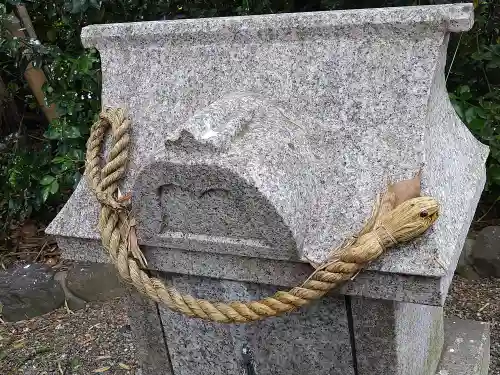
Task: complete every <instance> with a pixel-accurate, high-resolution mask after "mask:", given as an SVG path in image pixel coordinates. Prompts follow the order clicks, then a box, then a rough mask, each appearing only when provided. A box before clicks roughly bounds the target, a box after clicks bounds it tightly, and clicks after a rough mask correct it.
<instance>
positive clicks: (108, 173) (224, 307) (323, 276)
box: [85, 109, 437, 323]
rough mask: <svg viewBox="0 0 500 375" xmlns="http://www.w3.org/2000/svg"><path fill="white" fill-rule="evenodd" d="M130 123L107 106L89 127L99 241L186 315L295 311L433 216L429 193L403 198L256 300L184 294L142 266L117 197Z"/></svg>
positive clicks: (153, 294)
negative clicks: (306, 271) (298, 279)
mask: <svg viewBox="0 0 500 375" xmlns="http://www.w3.org/2000/svg"><path fill="white" fill-rule="evenodd" d="M130 127H131V122H130V120H129V119H128V118H127V117H126V115H125V111H124V110H123V109H107V110H105V111H104V112H103V113H101V115H100V117H99V120H98V121H97V122H96V123H95V124H94V125H93V126H92V128H91V134H90V137H89V140H88V142H87V159H86V170H85V176H86V178H87V180H88V182H89V185H90V186H91V188H92V190H93V192H94V193H95V196H96V198H97V200H98V201H99V203H100V204H101V213H100V217H99V231H100V233H101V240H102V244H103V247H104V249H105V250H106V251H107V252H108V254H109V255H110V259H111V262H112V263H113V264H114V265H115V266H116V268H117V270H118V273H119V275H120V276H121V277H122V278H123V279H124V280H126V281H127V282H129V283H131V284H132V285H133V286H134V287H135V288H136V289H137V290H138V291H139V292H141V293H143V294H145V295H146V296H148V297H149V298H151V299H152V300H153V301H155V302H157V303H161V304H163V305H164V306H166V307H167V308H169V309H171V310H173V311H177V312H179V313H182V314H184V315H186V316H189V317H193V318H200V319H205V320H211V321H215V322H220V323H247V322H251V321H257V320H261V319H265V318H267V317H273V316H278V315H282V314H285V313H288V312H291V311H294V310H296V309H298V308H300V307H302V306H305V305H307V304H309V303H310V302H311V301H314V300H317V299H319V298H321V297H323V296H324V295H325V294H326V293H328V292H329V291H330V290H332V289H334V288H337V287H339V286H340V285H341V284H343V283H344V282H346V281H348V280H350V279H351V278H352V277H353V276H354V275H356V274H357V273H359V272H360V271H361V270H362V269H363V268H364V267H366V265H367V264H368V263H369V262H371V261H373V260H374V259H376V258H378V257H379V256H380V255H381V254H382V253H383V252H384V251H385V250H386V249H387V248H389V247H391V246H394V245H395V244H396V243H401V242H405V241H409V240H411V239H413V238H415V237H416V236H418V235H420V234H422V233H423V232H425V231H426V230H427V229H428V228H429V227H430V226H431V225H432V223H433V222H434V221H435V219H436V218H437V203H436V201H435V200H434V199H432V198H430V197H419V198H414V199H411V200H409V201H406V202H403V203H402V204H401V205H399V206H398V207H396V208H394V209H393V210H392V211H390V214H388V215H387V214H386V215H384V217H383V219H382V220H381V223H380V225H379V226H375V228H373V230H371V231H366V233H363V234H362V235H361V236H360V237H359V238H357V240H355V241H351V242H350V243H349V244H348V245H347V246H346V247H345V248H342V250H341V251H340V253H339V254H336V255H335V257H330V259H329V260H328V261H327V262H325V263H324V264H323V265H321V266H320V267H318V268H317V269H316V270H315V271H314V272H313V273H312V274H311V276H310V277H309V278H308V279H307V280H306V281H304V282H303V283H302V285H300V286H297V287H294V288H292V289H291V290H289V291H278V292H276V293H275V294H274V295H273V296H271V297H267V298H264V299H262V300H259V301H249V302H240V301H233V302H229V303H225V302H210V301H207V300H204V299H197V298H195V297H193V296H191V295H183V294H181V293H180V292H179V291H178V290H177V289H175V288H174V287H172V286H167V285H165V284H164V282H163V281H162V280H161V279H159V278H156V277H153V276H151V275H150V274H149V272H148V271H147V270H146V262H145V258H144V255H143V253H142V252H141V250H140V248H139V247H138V246H137V245H136V244H134V240H133V238H134V237H135V225H134V224H135V222H133V219H132V218H130V215H129V211H128V209H127V206H126V205H125V204H123V203H122V202H121V201H120V197H118V184H119V183H120V181H121V180H122V179H123V177H124V176H125V172H126V168H127V162H128V156H129V153H128V152H129V147H130V134H129V133H130ZM109 128H111V131H112V140H111V148H110V151H109V153H108V157H107V161H106V162H105V163H104V165H103V160H102V159H103V158H102V156H101V153H102V152H103V151H102V150H103V146H104V142H105V135H106V133H107V132H108V131H109ZM102 165H103V166H102ZM430 208H432V209H434V208H435V211H436V214H435V215H434V214H432V215H428V216H426V217H423V216H422V215H421V213H422V212H424V211H425V212H427V211H426V210H429V209H430ZM372 221H373V222H375V221H374V220H372Z"/></svg>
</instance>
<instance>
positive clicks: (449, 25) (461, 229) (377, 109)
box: [47, 4, 488, 375]
mask: <svg viewBox="0 0 500 375" xmlns="http://www.w3.org/2000/svg"><path fill="white" fill-rule="evenodd" d="M472 24H473V7H472V5H471V4H456V5H439V6H424V7H404V8H385V9H362V10H352V11H336V12H319V13H298V14H276V15H264V16H249V17H230V18H208V19H197V20H176V21H161V22H144V23H128V24H110V25H98V26H97V25H96V26H89V27H86V28H84V30H83V34H82V40H83V42H84V44H85V45H86V46H87V47H96V48H97V49H98V50H99V52H100V54H101V61H102V76H103V92H102V98H103V104H104V105H105V106H120V107H125V108H127V109H128V111H129V114H130V117H131V119H132V122H133V128H132V151H131V160H130V165H129V171H128V174H127V177H126V179H125V181H124V183H123V185H122V187H121V191H123V192H131V193H132V206H133V214H134V216H135V217H136V219H137V230H138V236H139V242H140V244H141V246H142V248H143V250H144V252H145V254H146V257H147V259H148V264H149V267H150V268H151V271H152V272H154V273H156V274H158V275H159V276H160V277H162V278H163V279H164V280H165V282H166V283H168V284H171V285H174V286H176V287H177V288H179V289H180V290H182V291H184V292H190V293H192V294H194V295H196V296H198V297H201V298H209V299H218V300H233V299H240V300H247V299H257V298H261V297H264V296H267V295H269V294H271V293H273V292H274V291H276V290H278V289H280V288H283V287H289V286H295V285H296V284H298V283H300V282H301V281H303V280H304V279H305V278H306V277H307V276H308V274H309V273H310V272H311V269H312V268H311V267H310V265H309V262H310V261H313V262H321V261H322V260H324V259H325V258H326V256H327V254H328V252H329V250H330V249H332V248H333V247H335V246H337V245H339V244H340V243H342V241H343V240H344V239H345V238H347V237H349V236H352V235H353V234H355V233H357V232H358V231H359V230H360V228H361V227H362V226H363V224H364V222H365V220H366V219H367V218H368V217H369V215H370V212H371V209H372V206H373V204H374V201H375V198H376V195H377V193H380V192H381V191H383V190H384V188H385V187H386V186H387V183H388V182H390V181H396V180H399V179H403V178H409V177H411V176H413V175H414V174H415V173H416V171H418V170H419V169H420V168H422V171H423V174H422V184H423V192H424V193H425V194H427V195H431V196H433V197H435V198H436V199H437V200H438V201H439V202H440V205H441V216H440V219H439V220H438V221H437V223H436V224H435V225H434V227H433V228H432V230H431V231H429V232H428V233H426V234H425V235H424V236H422V237H421V238H419V239H417V240H415V241H413V242H412V243H410V244H408V245H405V246H399V247H398V248H396V249H394V250H393V251H391V252H389V253H387V254H386V255H384V256H383V257H381V259H380V260H378V261H377V262H374V263H372V264H371V265H370V266H369V268H368V269H367V270H366V271H365V272H363V273H361V274H360V275H358V276H357V277H356V278H355V279H354V280H353V281H352V282H349V283H348V284H347V285H345V287H344V288H342V289H341V290H340V291H338V294H332V295H329V296H328V297H326V298H324V299H323V300H321V301H319V302H317V303H315V304H312V305H311V306H308V307H306V308H304V309H302V310H300V311H298V312H296V313H293V314H289V315H286V316H283V317H280V318H273V319H267V320H264V321H261V322H257V323H252V324H246V325H223V324H216V323H209V322H205V321H201V320H193V319H189V318H186V317H184V316H181V315H179V314H178V313H173V312H170V311H169V310H167V309H166V308H164V307H162V306H157V305H156V304H154V303H153V302H150V301H147V300H145V299H143V298H142V297H141V296H139V295H136V294H132V295H131V301H132V303H131V308H130V318H131V326H132V329H133V331H134V333H135V337H136V340H137V345H138V354H139V356H140V358H139V359H140V362H141V366H142V372H143V375H160V374H165V375H166V374H169V375H170V374H175V375H199V374H207V375H211V374H213V375H216V374H217V375H218V374H238V375H240V374H241V375H252V374H257V375H271V374H273V375H281V374H297V375H298V374H310V375H323V374H324V375H326V374H329V375H334V374H352V375H365V374H366V375H368V374H370V375H371V374H384V375H430V374H435V373H436V371H438V369H439V371H447V370H446V369H447V368H454V369H455V367H453V366H451V367H450V366H448V364H447V363H446V361H447V360H448V359H449V358H453V360H456V356H449V355H446V353H443V348H444V350H447V349H446V348H447V346H444V342H447V343H448V342H449V335H450V334H453V337H460V332H458V331H457V330H458V328H456V327H455V326H453V327H454V329H453V330H452V331H453V332H452V333H450V332H451V331H450V332H449V331H448V330H447V329H446V327H448V326H446V325H445V324H444V322H443V310H442V305H443V303H444V300H445V297H446V295H447V291H448V288H449V285H450V282H451V279H452V276H453V272H454V270H455V267H456V264H457V261H458V258H459V256H460V250H461V248H462V246H463V243H464V241H465V238H466V235H467V231H468V228H469V225H470V223H471V220H472V217H473V214H474V210H475V207H476V205H477V202H478V199H479V196H480V194H481V191H482V189H483V186H484V182H485V168H484V163H485V160H486V157H487V154H488V150H487V148H486V147H485V146H483V145H481V144H480V143H479V142H478V141H477V140H475V139H474V138H473V136H472V135H471V134H470V132H469V131H468V130H467V128H466V127H465V125H464V124H463V123H462V122H461V121H460V119H459V118H458V116H457V115H456V114H455V112H454V110H453V108H452V106H451V104H450V102H449V100H448V96H447V92H446V87H445V77H444V67H445V60H446V50H447V44H448V38H449V35H450V33H452V32H463V31H467V30H469V29H470V28H471V27H472ZM98 211H99V206H98V204H97V201H96V199H95V198H94V197H93V195H92V193H91V192H90V190H89V187H88V185H87V184H86V182H85V181H82V182H81V183H80V184H79V186H78V188H77V189H76V191H75V192H74V194H73V196H72V197H71V199H70V200H69V201H68V203H67V204H66V205H65V207H64V208H63V209H62V211H61V212H60V213H59V215H58V216H57V218H56V219H55V220H54V221H53V222H52V224H51V225H50V227H49V228H48V230H47V231H48V232H49V233H51V234H53V235H55V236H56V237H57V239H58V243H59V246H60V247H61V249H62V250H63V251H64V254H65V256H66V257H68V258H71V259H78V260H87V261H95V262H107V261H108V259H107V258H106V256H105V253H104V252H103V251H102V249H101V247H100V241H99V234H98V232H97V230H96V224H97V216H98ZM461 327H462V326H461ZM463 327H469V328H468V329H473V328H474V327H476V326H474V325H463ZM471 327H472V328H471ZM485 329H486V331H485ZM464 335H465V336H467V335H466V334H465V333H464ZM478 335H479V336H478ZM484 335H487V327H486V328H484V327H482V326H481V334H476V336H477V337H483V336H484ZM469 336H470V337H473V336H474V335H473V334H470V335H469ZM476 336H474V337H476ZM484 337H486V336H484ZM485 340H486V339H485ZM468 348H469V347H465V346H464V347H463V348H462V349H461V350H462V352H463V356H464V360H468V361H477V362H478V363H480V365H478V366H475V365H474V364H473V363H472V364H471V365H470V366H469V367H467V368H476V369H479V370H478V371H476V372H474V374H486V373H487V363H488V360H487V358H488V345H487V342H486V341H484V344H483V345H478V346H470V350H473V351H474V353H466V351H467V350H468ZM440 361H441V362H440ZM485 364H486V365H485ZM464 368H466V367H464ZM469 373H470V372H467V374H469ZM453 374H454V375H458V374H462V373H461V372H460V369H456V370H454V372H453ZM463 374H466V372H463Z"/></svg>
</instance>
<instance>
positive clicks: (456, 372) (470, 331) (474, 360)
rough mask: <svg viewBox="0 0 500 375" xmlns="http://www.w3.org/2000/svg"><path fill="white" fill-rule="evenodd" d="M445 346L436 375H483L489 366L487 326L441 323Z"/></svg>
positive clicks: (470, 322)
mask: <svg viewBox="0 0 500 375" xmlns="http://www.w3.org/2000/svg"><path fill="white" fill-rule="evenodd" d="M444 332H445V342H444V346H443V352H442V355H441V361H440V363H439V365H438V369H437V372H436V375H487V374H488V366H489V362H490V326H489V324H488V323H484V322H476V321H473V320H462V319H458V318H448V319H445V323H444Z"/></svg>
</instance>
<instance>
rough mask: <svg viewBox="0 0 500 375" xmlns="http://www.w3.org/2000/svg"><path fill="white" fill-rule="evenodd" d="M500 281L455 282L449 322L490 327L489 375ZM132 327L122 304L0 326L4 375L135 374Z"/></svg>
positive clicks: (499, 359) (497, 349)
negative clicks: (452, 318)
mask: <svg viewBox="0 0 500 375" xmlns="http://www.w3.org/2000/svg"><path fill="white" fill-rule="evenodd" d="M499 296H500V279H481V280H477V281H469V280H465V279H462V278H460V277H455V279H454V281H453V284H452V287H451V290H450V295H449V297H448V300H447V303H446V306H445V312H446V314H447V315H448V316H458V317H461V318H465V319H475V320H480V321H486V322H491V324H492V331H491V364H490V372H489V375H500V327H499V325H498V320H499V319H500V298H499ZM136 368H137V363H136V361H135V358H134V346H133V343H132V338H131V333H130V327H129V325H128V321H127V316H126V312H125V307H124V301H122V300H120V299H116V300H112V301H108V302H106V303H101V304H91V305H88V306H87V308H86V309H85V310H80V311H76V312H73V313H71V312H69V311H68V310H66V309H64V308H63V309H59V310H57V311H54V312H52V313H50V314H47V315H44V316H41V317H37V318H34V319H31V320H27V321H22V322H18V323H6V324H0V373H1V374H2V375H14V374H24V375H73V374H75V375H89V374H106V375H111V374H117V375H120V374H123V375H125V374H131V375H132V374H135V373H136Z"/></svg>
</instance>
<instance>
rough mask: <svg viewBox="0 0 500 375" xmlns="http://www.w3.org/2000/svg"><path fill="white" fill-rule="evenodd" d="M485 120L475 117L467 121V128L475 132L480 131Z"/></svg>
mask: <svg viewBox="0 0 500 375" xmlns="http://www.w3.org/2000/svg"><path fill="white" fill-rule="evenodd" d="M484 123H485V120H484V119H482V118H475V119H473V120H472V121H470V122H469V123H468V126H469V129H470V130H472V131H473V132H475V133H480V132H481V130H482V129H483V128H484Z"/></svg>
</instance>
